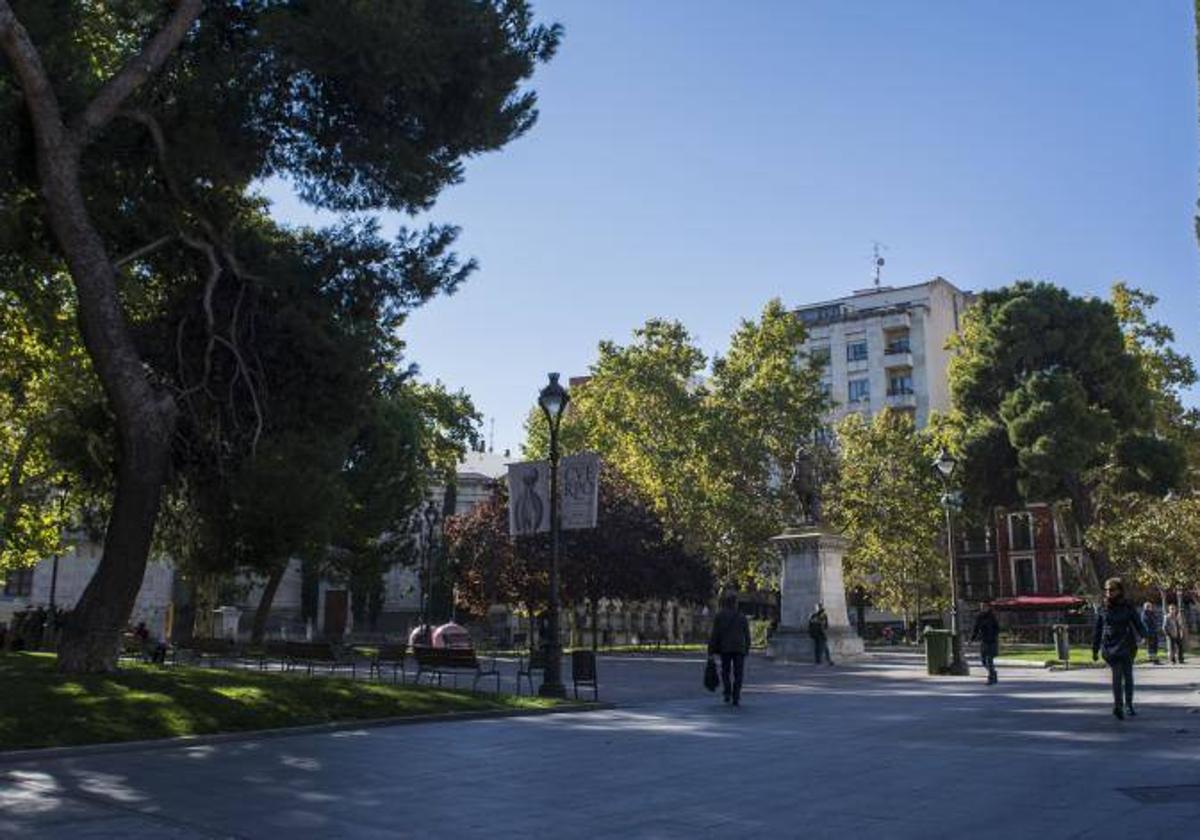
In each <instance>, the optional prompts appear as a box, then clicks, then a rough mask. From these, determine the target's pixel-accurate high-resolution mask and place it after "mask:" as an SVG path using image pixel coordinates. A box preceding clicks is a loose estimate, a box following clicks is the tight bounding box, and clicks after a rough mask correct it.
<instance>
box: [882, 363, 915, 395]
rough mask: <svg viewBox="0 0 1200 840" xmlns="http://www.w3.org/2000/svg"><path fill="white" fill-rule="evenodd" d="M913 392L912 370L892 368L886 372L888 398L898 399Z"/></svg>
mask: <svg viewBox="0 0 1200 840" xmlns="http://www.w3.org/2000/svg"><path fill="white" fill-rule="evenodd" d="M912 392H913V379H912V368H894V369H892V370H889V371H888V396H889V397H898V396H901V395H902V394H911V393H912Z"/></svg>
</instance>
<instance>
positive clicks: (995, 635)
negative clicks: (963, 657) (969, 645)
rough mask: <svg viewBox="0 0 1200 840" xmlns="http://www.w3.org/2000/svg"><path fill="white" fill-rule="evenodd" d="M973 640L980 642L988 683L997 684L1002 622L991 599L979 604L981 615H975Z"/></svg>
mask: <svg viewBox="0 0 1200 840" xmlns="http://www.w3.org/2000/svg"><path fill="white" fill-rule="evenodd" d="M971 641H973V642H975V641H978V642H979V656H980V657H981V658H982V659H983V667H984V668H986V669H987V674H988V678H987V681H988V685H995V684H996V683H997V682H998V679H997V677H996V657H997V656H998V655H999V653H1000V622H998V621H997V620H996V614H995V613H993V612H992V602H991V601H984V602H983V603H982V604H980V605H979V615H977V616H975V629H974V630H972V631H971Z"/></svg>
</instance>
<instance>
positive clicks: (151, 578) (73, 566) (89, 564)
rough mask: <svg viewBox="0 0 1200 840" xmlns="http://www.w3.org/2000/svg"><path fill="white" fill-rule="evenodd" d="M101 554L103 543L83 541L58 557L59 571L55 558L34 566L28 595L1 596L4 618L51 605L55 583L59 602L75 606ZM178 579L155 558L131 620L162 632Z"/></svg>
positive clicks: (1, 617)
mask: <svg viewBox="0 0 1200 840" xmlns="http://www.w3.org/2000/svg"><path fill="white" fill-rule="evenodd" d="M100 554H101V546H100V545H99V544H97V543H94V542H83V543H79V544H76V545H73V546H72V547H71V548H70V549H68V550H67V551H66V552H65V553H64V554H63V555H61V556H60V557H59V558H58V570H57V573H56V572H55V568H54V560H53V558H51V559H49V560H43V561H42V562H40V563H38V564H37V566H35V567H34V571H33V585H32V588H31V591H30V594H29V597H28V598H3V599H0V622H8V621H9V620H11V618H12V614H13V613H14V612H17V611H20V610H23V609H25V608H26V607H38V606H43V607H45V606H49V605H50V590H51V587H53V589H54V604H55V606H57V607H59V608H61V609H71V608H73V607H74V606H75V604H76V603H77V602H78V601H79V597H80V596H81V595H83V590H84V589H86V588H87V585H88V582H89V581H91V579H92V575H94V574H95V573H96V569H97V567H98V566H99V565H100ZM174 580H175V571H174V569H172V568H171V566H170V564H168V563H164V562H158V561H154V560H152V561H150V562H149V563H147V564H146V575H145V577H144V578H143V579H142V587H141V589H139V590H138V594H137V600H136V601H135V602H134V606H133V614H132V616H131V617H130V622H131V623H132V624H137V623H138V622H139V621H144V622H146V626H147V627H149V628H150V631H151V633H153V634H155V635H158V636H161V635H162V632H163V627H164V622H165V621H166V614H167V605H168V604H169V603H170V602H171V588H172V586H173V584H174Z"/></svg>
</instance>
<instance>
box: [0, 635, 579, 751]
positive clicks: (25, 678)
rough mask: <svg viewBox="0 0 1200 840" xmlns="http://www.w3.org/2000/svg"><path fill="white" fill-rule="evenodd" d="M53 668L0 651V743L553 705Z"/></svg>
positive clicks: (286, 680) (209, 673) (296, 678)
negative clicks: (76, 672) (70, 671)
mask: <svg viewBox="0 0 1200 840" xmlns="http://www.w3.org/2000/svg"><path fill="white" fill-rule="evenodd" d="M55 665H56V662H55V657H54V655H53V654H30V653H10V654H0V750H6V749H10V750H11V749H25V748H31V747H60V746H69V745H76V744H100V743H111V742H114V741H135V740H144V739H151V738H170V737H174V736H179V735H202V734H210V733H214V732H241V731H246V730H252V729H272V728H276V727H281V726H299V725H303V724H311V723H327V722H331V721H346V720H369V719H371V718H384V717H408V716H414V715H425V714H433V713H438V712H458V711H462V712H475V711H501V710H511V709H539V708H546V707H549V706H553V705H556V704H558V703H561V701H554V700H547V699H543V698H538V697H514V696H511V695H504V694H501V695H492V694H482V693H481V694H473V693H471V692H468V691H452V690H449V689H441V688H435V687H427V686H412V685H391V684H390V683H372V682H367V681H365V680H357V681H353V680H349V679H345V678H325V677H308V676H304V675H293V674H278V673H261V672H257V671H240V670H226V669H222V668H189V667H182V666H176V667H170V668H163V667H161V666H154V665H142V664H132V663H131V664H122V668H121V671H120V673H117V674H95V675H86V676H67V675H62V674H59V673H58V672H57V671H56V670H55Z"/></svg>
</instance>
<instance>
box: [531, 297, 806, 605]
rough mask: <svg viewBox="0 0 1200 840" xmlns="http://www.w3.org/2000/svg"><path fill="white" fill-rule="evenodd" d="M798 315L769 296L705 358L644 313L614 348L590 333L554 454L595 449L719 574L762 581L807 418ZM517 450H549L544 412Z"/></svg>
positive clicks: (675, 329)
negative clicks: (630, 336)
mask: <svg viewBox="0 0 1200 840" xmlns="http://www.w3.org/2000/svg"><path fill="white" fill-rule="evenodd" d="M803 341H804V327H803V324H802V323H801V322H800V321H799V319H797V318H796V317H795V316H794V315H793V314H792V313H790V312H788V311H787V310H786V309H784V307H783V305H782V304H781V303H780V302H779V301H778V300H774V301H771V302H769V303H768V304H767V305H766V306H765V307H764V308H763V311H762V314H761V316H760V317H759V318H758V319H757V320H753V321H750V320H747V321H743V322H742V324H741V325H740V326H739V328H738V330H737V331H736V332H735V333H734V335H733V337H732V339H731V342H730V347H729V350H728V352H727V354H726V355H724V356H720V357H718V358H716V359H715V360H714V361H713V365H712V371H711V376H709V377H708V378H707V379H705V378H704V374H705V371H706V370H707V367H708V365H707V359H706V357H705V355H704V353H703V352H701V350H700V349H699V348H698V347H697V346H696V344H695V341H694V340H693V339H692V337H691V335H690V334H689V333H688V331H687V329H686V328H685V327H684V326H683V325H682V324H680V323H678V322H675V321H664V320H659V319H654V320H651V321H648V322H647V323H646V324H645V325H644V326H643V327H641V328H639V329H637V330H635V331H634V341H633V342H632V343H631V344H629V345H626V346H621V345H617V344H615V343H613V342H610V341H605V342H601V344H600V347H599V358H598V359H597V361H596V362H595V363H594V364H593V365H592V366H591V368H590V371H589V373H590V377H589V378H588V380H587V382H586V383H585V384H584V385H582V386H581V387H578V388H576V389H575V391H574V393H573V394H572V402H571V405H570V408H569V410H568V412H567V414H566V416H565V417H564V419H563V427H562V432H561V438H560V445H561V447H562V449H563V451H564V452H567V453H570V452H572V451H578V450H581V449H590V450H593V451H596V452H599V453H600V454H601V456H602V457H603V459H604V462H605V464H606V465H611V466H612V467H613V468H614V469H615V470H617V471H618V472H619V473H620V474H621V475H623V476H625V477H626V478H627V479H628V480H629V481H630V482H631V483H632V484H633V486H634V487H636V488H637V490H638V492H639V493H640V494H642V495H643V496H644V497H645V498H646V500H647V501H648V503H649V504H650V505H651V506H652V508H653V509H654V511H655V512H656V513H657V514H658V515H659V517H661V519H662V521H663V523H664V525H665V526H666V527H667V529H668V531H669V532H670V533H671V534H672V535H673V536H677V537H679V538H680V539H682V540H683V543H684V545H686V547H687V549H688V550H689V551H692V552H696V553H699V554H701V555H702V556H704V557H705V558H706V559H707V560H708V562H709V563H710V564H711V567H712V568H713V571H714V574H715V575H716V577H717V578H718V580H719V582H720V583H722V584H729V585H750V586H755V585H769V584H770V583H771V582H772V579H773V575H774V572H775V569H776V566H777V560H776V557H775V555H774V553H773V552H772V550H771V549H770V545H769V542H768V541H769V539H770V538H771V537H772V536H774V535H775V534H778V533H779V532H780V531H781V530H782V529H783V528H784V527H785V526H786V525H787V523H788V521H789V518H790V514H791V512H792V510H793V509H794V501H793V499H792V497H791V494H790V493H789V492H788V490H787V488H786V486H785V484H784V482H783V480H782V476H783V475H786V470H787V469H788V466H789V465H790V462H791V458H792V456H793V453H794V451H795V448H796V446H797V444H798V443H799V442H800V441H801V440H803V439H805V438H807V437H809V436H811V434H812V433H813V431H814V430H815V429H816V428H818V426H819V423H820V416H821V412H822V410H823V407H824V405H825V403H824V400H823V398H822V396H821V394H820V390H819V384H818V383H819V373H818V372H817V371H816V370H815V369H813V368H812V367H811V366H810V365H808V364H807V363H805V362H804V360H802V359H801V358H800V356H799V346H800V344H801V343H802V342H803ZM525 428H526V436H527V437H526V444H525V448H524V451H525V454H526V455H527V456H529V457H539V456H542V457H544V454H545V453H546V452H548V450H549V443H548V440H547V431H546V424H545V420H544V419H543V418H542V417H541V416H540V413H537V412H536V411H535V412H533V413H531V414H530V417H529V419H528V420H527V422H526V427H525Z"/></svg>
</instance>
